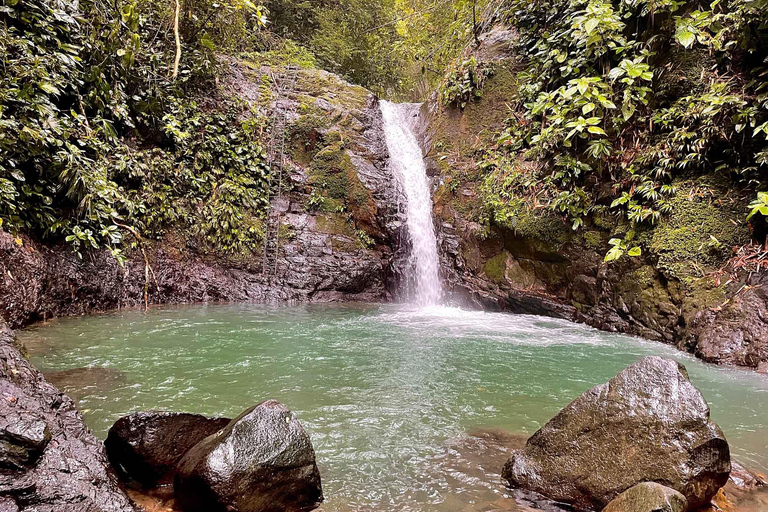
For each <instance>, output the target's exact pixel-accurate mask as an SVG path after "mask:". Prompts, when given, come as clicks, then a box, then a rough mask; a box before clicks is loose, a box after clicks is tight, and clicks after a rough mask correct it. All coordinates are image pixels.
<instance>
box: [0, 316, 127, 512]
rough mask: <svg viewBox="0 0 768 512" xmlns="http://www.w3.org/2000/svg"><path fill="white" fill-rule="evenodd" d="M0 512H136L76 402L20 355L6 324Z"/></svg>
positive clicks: (0, 370)
mask: <svg viewBox="0 0 768 512" xmlns="http://www.w3.org/2000/svg"><path fill="white" fill-rule="evenodd" d="M0 395H2V399H0V510H3V511H6V510H8V511H14V512H17V511H27V510H28V511H30V512H31V511H35V512H132V511H134V508H133V507H132V506H131V504H130V502H129V500H128V498H127V497H126V495H125V494H124V493H123V492H122V491H121V489H120V488H119V486H118V483H117V479H116V478H115V477H114V475H113V474H112V473H111V472H110V471H109V469H108V468H109V464H108V462H107V459H106V456H105V455H104V449H103V446H102V445H101V443H100V442H99V441H98V440H97V439H96V438H95V437H94V436H93V435H92V434H91V433H90V432H89V431H88V430H87V428H86V427H85V424H84V423H83V419H82V417H81V416H80V413H79V412H78V411H77V409H76V408H75V404H74V402H73V401H72V400H71V399H70V398H69V397H68V396H66V395H63V394H62V393H61V392H60V391H59V390H58V389H56V388H55V387H54V386H52V385H51V384H49V383H48V382H47V381H46V380H45V379H44V378H43V376H42V374H40V372H38V371H37V370H36V369H35V368H34V367H33V366H32V365H31V364H30V363H29V361H27V360H26V359H25V358H24V356H22V354H21V353H20V351H19V347H17V346H16V344H15V341H14V338H13V335H12V333H11V332H10V330H9V329H8V328H7V327H6V326H5V324H4V323H3V322H2V320H0Z"/></svg>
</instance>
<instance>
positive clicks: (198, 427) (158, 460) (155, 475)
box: [104, 412, 231, 487]
mask: <svg viewBox="0 0 768 512" xmlns="http://www.w3.org/2000/svg"><path fill="white" fill-rule="evenodd" d="M230 421H231V420H230V419H229V418H207V417H205V416H201V415H200V414H187V413H178V412H139V413H136V414H130V415H128V416H124V417H122V418H120V419H119V420H117V421H116V422H115V424H114V425H112V428H110V429H109V433H108V434H107V439H106V441H104V446H105V447H106V449H107V457H109V461H110V462H111V463H112V466H113V467H114V468H115V470H116V471H117V473H118V475H119V476H120V477H121V478H122V479H123V480H125V481H131V480H133V481H136V482H138V483H140V484H141V485H142V486H144V487H156V486H158V485H163V484H170V483H171V482H172V481H173V475H174V473H175V468H176V464H177V463H178V462H179V460H181V458H182V457H183V456H184V455H185V454H186V453H187V452H188V451H189V449H190V448H192V447H193V446H195V445H196V444H197V443H199V442H200V441H202V440H203V439H205V438H206V437H208V436H210V435H211V434H215V433H216V432H218V431H219V430H221V429H222V428H224V427H226V426H227V424H228V423H229V422H230Z"/></svg>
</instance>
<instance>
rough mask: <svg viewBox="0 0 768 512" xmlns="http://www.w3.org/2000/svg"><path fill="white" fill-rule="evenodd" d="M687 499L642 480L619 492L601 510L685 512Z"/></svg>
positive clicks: (673, 491) (617, 511)
mask: <svg viewBox="0 0 768 512" xmlns="http://www.w3.org/2000/svg"><path fill="white" fill-rule="evenodd" d="M687 508H688V500H686V499H685V496H683V495H682V494H680V493H679V492H677V491H676V490H674V489H670V488H669V487H664V486H663V485H661V484H657V483H654V482H643V483H641V484H637V485H635V486H634V487H630V488H629V489H627V490H626V491H624V492H623V493H621V494H619V495H618V496H617V497H616V498H614V500H613V501H611V502H610V503H609V504H608V506H607V507H605V508H604V509H603V512H685V509H687Z"/></svg>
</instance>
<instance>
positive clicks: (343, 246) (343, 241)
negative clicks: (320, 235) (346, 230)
mask: <svg viewBox="0 0 768 512" xmlns="http://www.w3.org/2000/svg"><path fill="white" fill-rule="evenodd" d="M331 247H332V248H333V252H346V253H350V252H356V251H357V250H358V249H360V244H359V243H358V242H357V241H356V240H352V239H349V238H347V237H342V236H334V237H333V238H331Z"/></svg>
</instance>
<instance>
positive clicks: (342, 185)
mask: <svg viewBox="0 0 768 512" xmlns="http://www.w3.org/2000/svg"><path fill="white" fill-rule="evenodd" d="M309 183H310V185H312V186H314V187H316V188H318V189H321V190H322V191H323V193H324V195H325V196H327V197H328V198H330V199H331V200H335V201H339V202H343V203H344V206H345V207H346V208H347V209H348V210H349V211H350V212H352V214H353V215H354V216H355V219H357V220H359V221H361V222H362V223H363V224H366V225H370V224H373V223H374V222H375V217H376V203H375V202H374V200H373V196H372V194H371V192H370V190H368V189H367V188H366V187H365V185H363V183H362V182H361V181H360V178H359V177H358V175H357V169H356V168H355V166H354V165H353V164H352V160H351V159H350V157H349V155H348V154H347V153H346V152H345V151H344V148H343V144H342V142H341V141H338V142H335V143H333V144H330V145H328V146H326V147H325V148H323V149H321V150H320V151H318V152H317V154H316V155H315V157H314V159H313V160H312V164H311V168H310V172H309Z"/></svg>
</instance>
